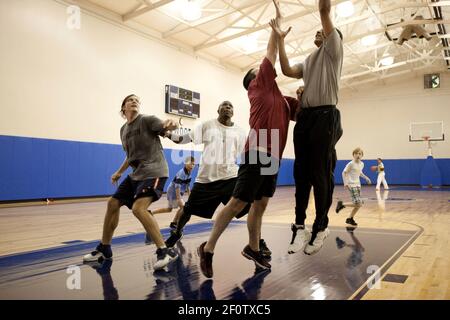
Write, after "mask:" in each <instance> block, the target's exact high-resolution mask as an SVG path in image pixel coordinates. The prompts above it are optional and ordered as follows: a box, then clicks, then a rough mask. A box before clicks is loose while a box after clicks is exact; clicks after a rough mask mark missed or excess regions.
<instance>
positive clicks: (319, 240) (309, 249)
mask: <svg viewBox="0 0 450 320" xmlns="http://www.w3.org/2000/svg"><path fill="white" fill-rule="evenodd" d="M329 234H330V230H329V229H328V228H326V229H325V230H324V231H321V232H318V233H317V236H316V238H315V239H314V241H313V244H312V245H311V244H309V243H308V244H307V245H306V247H305V250H304V252H305V254H309V255H312V254H315V253H317V252H319V251H320V249H322V246H323V242H324V241H325V239H326V238H327V237H328V235H329Z"/></svg>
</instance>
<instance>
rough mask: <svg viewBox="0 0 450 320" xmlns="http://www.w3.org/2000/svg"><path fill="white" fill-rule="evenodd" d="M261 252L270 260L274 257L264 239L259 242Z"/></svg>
mask: <svg viewBox="0 0 450 320" xmlns="http://www.w3.org/2000/svg"><path fill="white" fill-rule="evenodd" d="M259 251H260V252H261V254H262V255H263V257H264V258H270V257H271V256H272V251H270V249H269V247H267V244H266V242H265V241H264V239H260V240H259Z"/></svg>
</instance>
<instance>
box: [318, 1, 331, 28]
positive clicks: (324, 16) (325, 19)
mask: <svg viewBox="0 0 450 320" xmlns="http://www.w3.org/2000/svg"><path fill="white" fill-rule="evenodd" d="M319 12H320V20H321V21H322V28H323V33H324V34H325V37H328V35H329V34H330V33H331V32H332V31H333V29H334V25H333V21H331V17H330V14H331V1H330V0H319Z"/></svg>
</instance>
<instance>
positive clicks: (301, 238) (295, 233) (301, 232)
mask: <svg viewBox="0 0 450 320" xmlns="http://www.w3.org/2000/svg"><path fill="white" fill-rule="evenodd" d="M291 230H292V240H291V243H290V244H289V247H288V253H289V254H291V253H296V252H298V251H300V250H303V249H304V248H305V245H306V244H307V243H308V242H309V240H311V233H310V232H309V231H308V230H307V229H306V228H305V227H303V228H302V227H296V226H295V224H292V226H291Z"/></svg>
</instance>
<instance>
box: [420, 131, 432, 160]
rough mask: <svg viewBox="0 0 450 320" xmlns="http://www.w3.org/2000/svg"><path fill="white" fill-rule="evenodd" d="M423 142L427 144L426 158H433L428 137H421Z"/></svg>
mask: <svg viewBox="0 0 450 320" xmlns="http://www.w3.org/2000/svg"><path fill="white" fill-rule="evenodd" d="M422 139H423V141H425V142H426V143H427V146H428V156H429V157H432V156H433V147H432V146H431V140H430V137H429V136H423V137H422Z"/></svg>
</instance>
